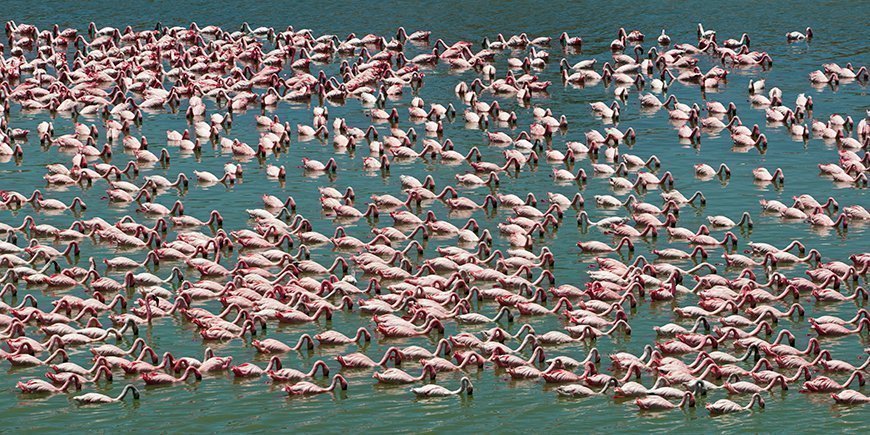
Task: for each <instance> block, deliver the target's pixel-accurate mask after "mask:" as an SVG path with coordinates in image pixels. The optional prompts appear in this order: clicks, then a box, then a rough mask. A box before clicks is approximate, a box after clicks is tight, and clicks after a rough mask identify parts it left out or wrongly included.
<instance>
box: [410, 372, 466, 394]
mask: <svg viewBox="0 0 870 435" xmlns="http://www.w3.org/2000/svg"><path fill="white" fill-rule="evenodd" d="M411 392H412V393H414V394H415V395H416V396H417V397H420V398H426V397H447V396H457V395H460V394H462V393H466V394H468V395H471V394H473V393H474V385H473V384H472V383H471V380H470V379H468V378H467V377H464V376H463V377H462V379H460V380H459V389H457V390H448V389H447V388H444V387H442V386H440V385H435V384H428V385H423V386H422V387H415V388H412V389H411Z"/></svg>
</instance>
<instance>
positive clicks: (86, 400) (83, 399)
mask: <svg viewBox="0 0 870 435" xmlns="http://www.w3.org/2000/svg"><path fill="white" fill-rule="evenodd" d="M127 393H132V394H133V400H139V390H138V389H137V388H136V387H135V386H133V385H126V386H124V389H123V390H122V391H121V394H119V395H118V396H117V397H109V396H106V395H105V394H100V393H87V394H82V395H80V396H73V400H75V401H76V403H78V404H79V405H91V404H103V403H117V402H120V401H122V400H124V398H125V397H127Z"/></svg>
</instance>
